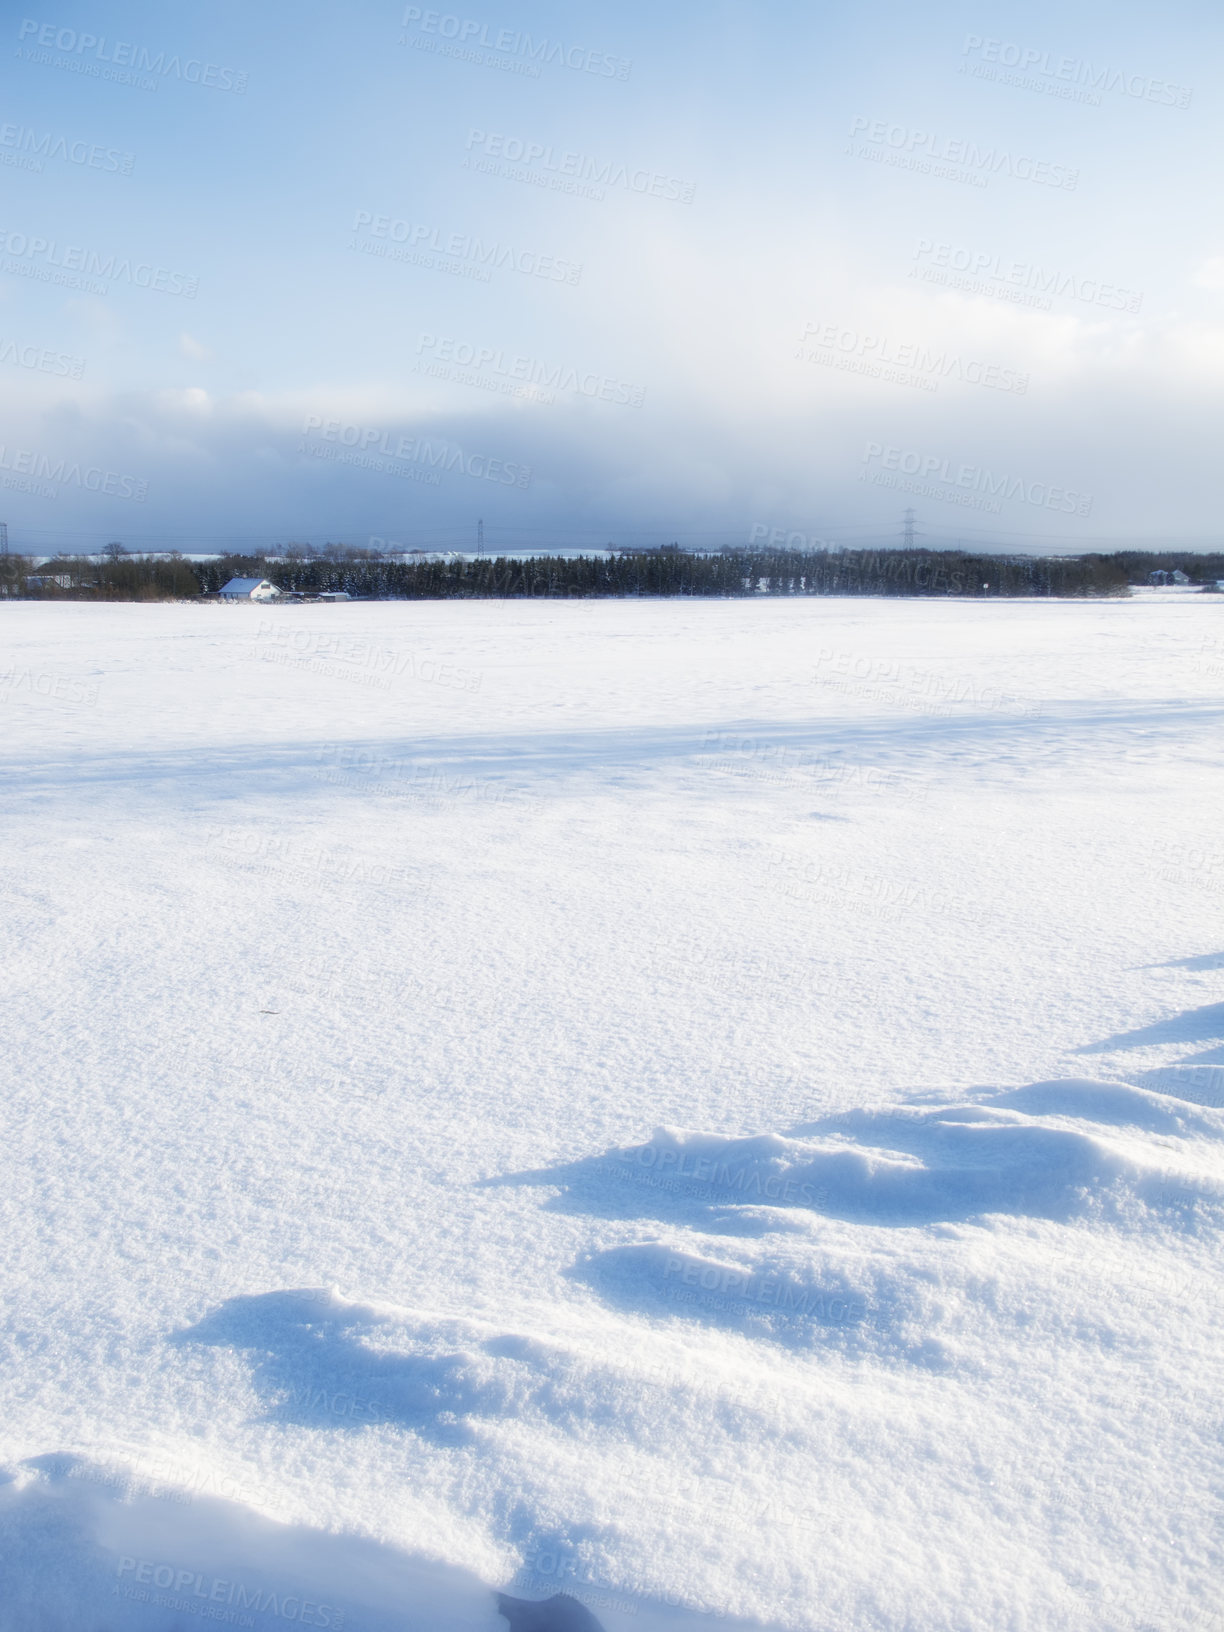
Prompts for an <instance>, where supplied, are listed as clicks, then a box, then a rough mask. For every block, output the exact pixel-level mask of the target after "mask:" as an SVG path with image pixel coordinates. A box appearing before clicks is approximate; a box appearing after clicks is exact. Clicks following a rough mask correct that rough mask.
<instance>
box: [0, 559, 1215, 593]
mask: <svg viewBox="0 0 1224 1632" xmlns="http://www.w3.org/2000/svg"><path fill="white" fill-rule="evenodd" d="M1157 569H1161V570H1164V571H1167V572H1171V571H1173V570H1174V569H1180V570H1181V571H1183V572H1185V573H1186V574H1187V576H1188V577H1189V578H1190V579H1191V580H1192V581H1193V582H1196V583H1199V584H1207V583H1211V582H1214V580H1215V579H1216V578H1220V577H1224V554H1212V555H1189V554H1186V553H1180V552H1147V551H1137V550H1131V551H1118V552H1115V553H1113V554H1110V555H1100V554H1097V555H1079V556H1030V555H1012V556H1004V555H975V554H973V553H972V552H969V551H963V550H926V549H913V550H906V549H885V550H845V551H841V552H838V553H835V554H832V553H826V552H823V551H802V550H758V549H742V550H739V549H724V550H721V551H718V552H711V553H709V554H689V553H687V552H685V551H682V550H679V549H677V548H675V547H672V548H669V549H668V548H664V549H658V550H624V551H621V552H619V553H616V554H612V555H609V556H607V557H602V556H599V557H597V556H579V557H576V558H568V557H562V556H555V555H546V554H542V555H537V556H531V557H529V558H525V559H512V558H509V557H506V556H478V557H468V558H466V559H462V558H454V557H444V558H441V559H435V560H431V559H428V558H423V559H421V560H419V561H403V560H392V559H389V558H388V557H385V556H378V555H374V554H373V553H372V552H370V551H368V550H352V551H351V552H350V551H345V550H344V549H342V548H339V549H338V548H331V549H329V550H328V552H327V554H326V555H323V556H317V557H311V556H309V555H307V554H305V553H299V554H295V555H294V556H292V557H288V558H277V559H269V558H268V557H266V556H263V555H223V556H220V557H219V558H217V559H215V560H211V561H198V562H191V561H186V560H183V559H182V558H181V557H152V556H138V555H122V554H114V555H109V556H108V557H106V558H105V559H102V560H98V559H96V558H92V557H88V556H71V555H64V556H58V557H56V558H55V559H54V560H52V561H48V562H45V563H43V564H42V565H40V566H39V567H37V568H34V567H33V566H32V564H31V562H30V561H29V560H28V559H27V558H23V557H21V556H6V557H0V594H4V595H8V596H22V597H25V598H31V599H42V600H57V599H59V600H65V599H66V600H104V601H116V600H124V601H128V600H189V599H194V598H196V597H199V596H201V595H215V594H216V593H217V591H218V590H219V589H220V588H221V586H222V585H223V584H224V583H226V582H227V580H228V579H230V578H235V577H248V578H267V579H269V580H270V581H271V582H272V583H274V584H275V585H276V586H277V588H278V589H280V590H282V591H284V592H285V593H287V594H297V595H305V596H309V595H317V594H320V593H323V592H332V593H335V592H337V591H343V592H344V593H346V594H348V595H352V596H354V597H358V598H362V599H374V600H451V599H483V598H489V597H499V598H512V599H522V598H558V597H601V596H602V597H611V596H706V597H739V596H748V595H848V596H854V595H884V596H890V597H891V596H899V597H924V598H925V597H964V596H972V597H982V598H989V597H994V596H1000V597H1012V596H1100V595H1125V594H1126V593H1127V592H1128V587H1129V586H1130V585H1132V584H1145V583H1147V582H1148V580H1149V576H1150V574H1151V573H1152V572H1153V571H1155V570H1157Z"/></svg>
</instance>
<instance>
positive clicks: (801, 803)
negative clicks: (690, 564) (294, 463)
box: [0, 593, 1224, 1632]
mask: <svg viewBox="0 0 1224 1632" xmlns="http://www.w3.org/2000/svg"><path fill="white" fill-rule="evenodd" d="M0 640H2V641H3V656H2V658H0V723H2V726H3V744H2V748H0V755H2V758H3V770H4V782H5V787H6V790H7V792H6V795H5V806H4V838H5V844H4V847H3V892H4V922H5V930H6V940H5V976H6V987H7V1000H6V1003H5V1005H4V1011H3V1012H4V1019H3V1027H4V1030H3V1038H2V1043H3V1046H2V1048H0V1067H2V1069H3V1071H4V1073H5V1076H6V1078H7V1081H6V1084H5V1088H4V1094H3V1102H2V1115H3V1120H4V1128H3V1134H4V1137H3V1152H4V1154H3V1162H4V1182H3V1185H2V1187H0V1209H2V1210H3V1211H2V1217H3V1230H2V1232H0V1243H2V1250H3V1253H4V1288H5V1301H4V1311H3V1344H4V1348H3V1355H4V1361H3V1363H4V1372H5V1379H6V1388H5V1400H6V1409H5V1413H4V1416H3V1419H2V1422H0V1427H2V1429H3V1433H4V1448H3V1476H4V1478H5V1481H6V1482H5V1484H4V1485H3V1486H2V1487H0V1542H2V1557H3V1562H2V1564H0V1625H2V1626H3V1628H4V1629H5V1632H10V1629H11V1632H69V1629H71V1632H171V1629H183V1628H194V1627H202V1626H205V1625H211V1624H226V1625H247V1626H250V1627H254V1628H259V1629H261V1632H283V1629H285V1628H287V1627H290V1626H319V1627H323V1626H327V1627H332V1628H334V1627H343V1629H344V1632H396V1629H405V1632H407V1629H412V1632H417V1629H419V1632H432V1629H450V1628H455V1629H460V1628H463V1629H469V1628H470V1629H473V1632H477V1629H479V1632H494V1629H500V1632H506V1629H507V1625H508V1623H507V1621H506V1620H503V1619H501V1618H499V1616H498V1611H497V1606H496V1603H495V1600H494V1597H493V1594H494V1592H495V1591H500V1592H505V1593H508V1594H511V1595H513V1596H515V1597H518V1598H521V1599H545V1598H548V1597H550V1596H552V1595H553V1594H556V1593H558V1592H562V1593H568V1594H570V1595H571V1596H573V1597H575V1598H577V1599H578V1600H580V1601H582V1602H583V1603H585V1604H586V1606H587V1608H588V1609H589V1611H590V1613H591V1614H592V1615H593V1616H594V1617H595V1618H596V1619H597V1621H598V1623H599V1624H600V1625H602V1626H603V1627H604V1628H606V1629H607V1632H621V1629H629V1628H642V1629H643V1632H655V1629H659V1632H662V1629H666V1628H676V1629H680V1628H685V1629H687V1628H694V1627H715V1626H719V1625H721V1626H724V1627H733V1626H736V1625H739V1624H740V1623H744V1624H751V1625H756V1624H759V1625H763V1626H766V1627H771V1628H783V1627H785V1628H812V1629H821V1632H824V1629H830V1632H831V1629H834V1628H836V1629H851V1628H853V1629H855V1632H859V1629H879V1632H902V1629H904V1632H937V1629H940V1632H942V1629H957V1632H962V1629H963V1632H969V1629H973V1632H979V1629H980V1632H988V1629H989V1632H999V1629H1014V1632H1021V1629H1023V1632H1036V1629H1041V1632H1058V1629H1063V1628H1067V1629H1080V1628H1083V1629H1085V1632H1087V1629H1109V1628H1136V1629H1138V1628H1151V1629H1156V1632H1172V1629H1182V1628H1194V1629H1204V1632H1206V1629H1209V1628H1220V1627H1224V1615H1222V1614H1221V1612H1220V1608H1219V1606H1220V1602H1221V1600H1220V1593H1219V1586H1220V1581H1221V1580H1222V1579H1224V1567H1222V1565H1224V1560H1222V1559H1221V1556H1220V1546H1219V1518H1220V1490H1221V1474H1222V1464H1224V1364H1222V1362H1221V1355H1222V1352H1224V1345H1222V1343H1221V1337H1220V1332H1221V1303H1222V1301H1224V1299H1222V1294H1221V1287H1222V1286H1224V1273H1222V1272H1224V1254H1222V1253H1221V1249H1220V1227H1221V1222H1222V1219H1224V1109H1221V1107H1224V911H1222V908H1224V829H1222V827H1221V822H1220V813H1221V812H1222V811H1224V776H1222V775H1221V761H1222V758H1224V734H1222V733H1221V726H1222V725H1224V706H1222V704H1221V699H1222V697H1224V598H1217V597H1212V596H1198V595H1160V594H1155V593H1153V594H1150V595H1144V596H1140V597H1137V598H1135V599H1134V600H1132V601H1129V602H1125V603H1109V604H1099V605H1091V604H1083V603H1075V604H1072V603H1067V604H1052V605H1042V604H1040V603H1033V602H1030V603H1011V604H1006V605H1004V604H997V603H996V604H987V605H973V604H967V603H946V604H932V603H921V602H912V603H904V602H879V601H859V602H855V601H841V602H834V601H810V602H786V601H768V602H764V601H762V602H752V603H737V602H722V603H709V604H704V603H691V602H675V601H673V602H659V601H655V602H619V603H596V602H577V603H567V604H562V603H535V604H530V603H521V602H520V603H489V602H485V603H471V604H458V603H453V602H452V603H449V604H435V605H428V604H420V603H416V604H405V603H401V604H398V605H396V604H382V605H364V604H356V603H355V604H351V605H347V606H330V607H325V606H308V607H297V608H293V607H280V608H259V607H229V608H215V607H209V608H203V607H189V606H182V607H136V606H116V607H90V606H82V605H64V606H58V607H57V606H49V605H35V604H26V605H7V606H0Z"/></svg>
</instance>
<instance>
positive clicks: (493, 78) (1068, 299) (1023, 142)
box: [0, 0, 1224, 553]
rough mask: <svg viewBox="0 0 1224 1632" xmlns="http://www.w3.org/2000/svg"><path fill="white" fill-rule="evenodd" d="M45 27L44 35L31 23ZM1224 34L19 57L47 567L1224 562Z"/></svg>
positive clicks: (814, 14) (67, 28)
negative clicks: (633, 556) (116, 562)
mask: <svg viewBox="0 0 1224 1632" xmlns="http://www.w3.org/2000/svg"><path fill="white" fill-rule="evenodd" d="M6 10H7V8H6ZM1222 33H1224V29H1222V27H1221V20H1220V17H1219V14H1218V11H1217V10H1216V8H1214V7H1207V6H1206V5H1202V6H1198V5H1181V6H1176V5H1175V6H1172V7H1169V8H1167V9H1165V10H1164V11H1163V12H1162V13H1161V14H1160V15H1157V14H1156V12H1155V11H1154V10H1153V9H1152V8H1150V7H1144V8H1139V7H1136V6H1132V5H1117V4H1110V5H1105V4H1099V5H1087V4H1080V5H1073V6H1071V7H1069V8H1068V7H1065V6H1055V5H1032V4H1025V5H1023V6H1022V5H1019V4H1015V5H995V6H990V7H985V6H981V5H968V4H956V3H943V4H936V5H933V6H926V7H922V8H920V9H918V8H913V7H903V6H898V5H895V4H894V5H882V4H881V5H872V4H867V5H862V6H856V7H853V8H851V7H843V8H831V7H822V6H813V5H795V4H773V5H770V4H756V5H746V4H705V5H701V6H698V5H694V4H679V5H672V6H670V7H668V8H667V10H666V12H665V14H663V15H660V14H659V12H658V11H657V10H656V8H655V7H647V6H645V5H641V4H637V3H630V4H619V5H617V6H610V5H568V6H561V5H548V4H539V3H528V0H497V3H496V4H495V3H493V0H490V3H489V4H488V5H487V6H486V4H485V0H471V6H470V9H468V0H463V4H462V5H461V6H459V7H457V8H456V9H454V10H452V11H449V12H448V11H445V10H441V9H439V10H436V11H435V10H431V9H430V8H428V7H425V6H420V7H414V6H406V5H403V4H394V3H383V0H377V3H376V0H359V3H357V4H346V5H344V6H340V5H338V4H331V5H323V4H303V5H297V6H294V7H289V6H285V5H282V4H265V5H262V6H259V7H256V8H252V7H250V6H249V5H246V6H240V5H238V4H235V3H226V0H222V3H210V4H209V5H207V6H206V5H203V4H183V5H179V6H176V7H174V8H173V9H172V10H170V9H167V8H161V7H156V6H153V5H144V6H141V5H126V6H125V5H107V6H102V5H100V4H98V3H97V0H92V3H89V0H86V3H84V4H79V5H74V4H63V5H58V4H57V5H56V7H54V8H53V9H51V10H48V11H45V12H44V11H40V10H36V9H35V10H29V11H23V10H21V9H20V8H19V7H18V8H14V9H11V10H8V11H7V20H6V21H5V22H4V23H3V24H0V40H5V36H6V35H7V41H6V48H5V50H4V51H3V53H0V61H3V63H4V96H3V106H2V108H0V186H2V187H3V195H4V200H5V203H4V208H3V211H2V212H0V229H2V230H3V236H2V238H0V385H2V387H3V390H2V393H0V439H2V441H3V454H0V465H2V466H3V471H2V474H0V480H2V482H3V484H4V485H3V492H2V497H3V510H2V511H0V519H6V520H7V521H8V524H9V529H10V537H11V540H12V544H13V547H15V548H25V549H28V550H31V551H37V552H39V553H43V552H45V551H47V550H49V549H51V548H53V547H57V546H61V545H63V546H72V547H78V548H85V547H97V546H98V545H100V544H102V543H105V542H106V541H107V540H109V539H112V538H117V539H121V540H124V541H125V542H127V543H128V544H129V546H130V547H133V548H137V547H142V546H143V547H149V546H153V545H160V544H165V545H177V546H179V547H182V548H191V547H197V548H199V547H210V546H217V545H226V544H229V545H239V544H248V545H250V544H266V545H269V546H271V545H273V544H276V543H284V542H288V541H290V540H299V541H303V542H307V541H308V542H311V543H321V542H323V541H325V540H332V541H338V540H343V541H345V542H349V543H354V544H365V543H367V542H368V541H369V540H370V539H371V538H381V539H385V540H387V541H390V542H400V543H405V544H430V543H437V544H449V545H463V544H467V543H470V542H471V541H472V540H473V539H474V537H475V528H476V523H477V520H478V519H482V520H483V521H484V524H485V534H486V540H487V543H488V545H489V547H491V548H496V547H497V545H498V544H499V543H500V544H502V545H505V546H514V547H523V546H525V545H529V544H535V543H538V544H540V545H541V546H549V545H560V544H573V543H583V542H592V543H593V542H606V541H615V542H630V541H638V542H647V541H649V540H651V539H658V540H660V541H664V542H665V541H667V540H669V539H672V538H677V539H685V540H689V541H692V542H698V541H702V540H710V541H717V542H737V541H741V540H743V541H747V540H748V539H750V538H753V537H755V538H758V539H760V538H762V537H765V538H769V537H775V538H789V539H790V540H791V542H792V543H796V542H799V541H800V540H803V541H817V540H825V541H830V542H834V543H843V544H853V543H857V542H867V541H871V542H877V541H882V540H894V541H895V540H899V537H900V528H901V515H902V512H903V510H904V509H905V508H906V506H911V505H912V506H913V508H914V510H915V512H916V514H917V523H918V528H919V531H920V534H921V535H922V537H923V538H924V540H926V541H929V542H932V543H940V542H947V541H951V540H954V539H958V540H965V541H971V542H973V543H976V544H979V545H982V544H984V545H987V546H988V547H991V548H997V549H1008V548H1030V549H1043V548H1051V549H1060V550H1067V549H1077V548H1095V547H1108V546H1109V545H1113V544H1117V543H1121V542H1125V541H1128V540H1134V541H1143V542H1155V541H1158V540H1168V541H1170V542H1176V543H1180V544H1185V545H1189V546H1199V547H1205V546H1208V545H1211V544H1215V543H1217V542H1218V539H1219V524H1218V521H1217V517H1216V511H1217V504H1218V498H1217V492H1216V487H1217V484H1216V481H1215V474H1216V465H1217V463H1218V461H1217V459H1216V457H1215V454H1216V443H1217V440H1218V430H1217V422H1218V406H1219V396H1220V379H1221V371H1222V368H1224V327H1222V325H1221V316H1220V303H1221V297H1222V295H1224V231H1222V229H1221V224H1220V206H1219V202H1218V185H1217V183H1216V178H1215V176H1214V174H1213V173H1212V172H1213V168H1214V154H1215V153H1216V152H1217V151H1218V149H1219V142H1220V133H1219V129H1218V125H1219V114H1218V110H1219V106H1220V98H1219V80H1220V71H1221V51H1220V42H1221V35H1222Z"/></svg>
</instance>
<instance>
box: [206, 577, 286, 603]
mask: <svg viewBox="0 0 1224 1632" xmlns="http://www.w3.org/2000/svg"><path fill="white" fill-rule="evenodd" d="M279 594H280V590H279V589H277V587H276V585H275V584H273V583H269V582H268V580H267V579H266V578H231V579H230V581H229V583H228V584H222V586H221V590H220V595H221V599H222V600H223V601H272V600H275V599H276V597H277V596H278V595H279Z"/></svg>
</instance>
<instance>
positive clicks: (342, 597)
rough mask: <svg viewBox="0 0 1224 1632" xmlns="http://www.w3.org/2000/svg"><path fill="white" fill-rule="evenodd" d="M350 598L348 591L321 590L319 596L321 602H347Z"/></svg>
mask: <svg viewBox="0 0 1224 1632" xmlns="http://www.w3.org/2000/svg"><path fill="white" fill-rule="evenodd" d="M350 598H351V597H350V596H349V593H348V591H347V590H346V589H321V590H320V591H319V593H318V596H317V599H318V600H320V601H347V600H349V599H350Z"/></svg>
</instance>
